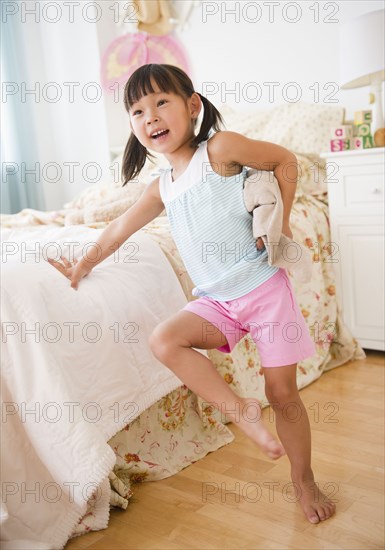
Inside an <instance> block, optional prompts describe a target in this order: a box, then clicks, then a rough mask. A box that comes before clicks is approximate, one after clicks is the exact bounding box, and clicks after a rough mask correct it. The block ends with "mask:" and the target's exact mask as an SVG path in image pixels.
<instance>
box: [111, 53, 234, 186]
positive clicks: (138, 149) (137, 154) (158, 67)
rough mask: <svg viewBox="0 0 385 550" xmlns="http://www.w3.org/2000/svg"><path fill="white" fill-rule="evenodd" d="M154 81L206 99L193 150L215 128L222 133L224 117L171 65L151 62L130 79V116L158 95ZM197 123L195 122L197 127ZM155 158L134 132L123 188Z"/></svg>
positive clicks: (173, 90) (127, 92)
mask: <svg viewBox="0 0 385 550" xmlns="http://www.w3.org/2000/svg"><path fill="white" fill-rule="evenodd" d="M152 81H153V82H155V83H156V84H157V86H158V87H159V89H160V91H162V92H165V93H169V92H171V93H174V94H177V95H179V96H181V97H183V98H184V99H185V100H187V99H189V98H190V97H191V96H192V94H194V93H197V94H198V95H199V97H200V98H201V100H202V103H203V108H204V114H203V120H202V124H201V127H200V130H199V134H198V135H197V136H194V138H193V139H192V141H191V143H190V147H192V148H196V147H197V146H198V145H199V143H200V142H201V141H205V140H206V139H208V137H209V134H210V131H211V129H212V128H214V130H215V131H216V132H220V131H221V129H220V125H221V124H222V125H223V124H224V121H223V118H222V115H221V114H220V112H219V111H218V110H217V109H216V108H215V106H214V105H213V104H212V103H211V102H210V101H209V100H208V99H207V98H206V97H204V96H202V95H201V94H200V93H199V92H195V90H194V86H193V83H192V81H191V79H190V78H189V76H188V75H187V74H186V73H185V72H184V71H183V70H182V69H180V68H179V67H176V66H174V65H167V64H157V63H149V64H147V65H142V66H141V67H139V68H138V69H136V71H135V72H134V73H133V74H132V75H131V76H130V78H129V79H128V81H127V82H126V85H125V87H124V106H125V108H126V111H127V112H128V113H129V110H130V108H131V106H132V105H133V104H134V103H136V102H137V101H139V100H140V99H141V98H142V97H143V96H145V95H147V94H149V93H154V92H155V90H154V89H153V87H152ZM196 123H197V120H196V119H195V124H196ZM147 158H154V155H152V154H151V153H150V152H149V151H147V149H146V147H144V146H143V145H142V144H141V143H140V141H139V140H138V139H137V137H136V136H135V135H134V133H133V132H132V133H131V135H130V137H129V139H128V142H127V144H126V147H125V149H124V154H123V163H122V180H123V186H124V185H126V184H127V182H129V181H130V180H132V179H134V178H135V177H136V176H137V175H138V174H139V173H140V171H141V170H142V168H143V166H144V164H145V162H146V159H147Z"/></svg>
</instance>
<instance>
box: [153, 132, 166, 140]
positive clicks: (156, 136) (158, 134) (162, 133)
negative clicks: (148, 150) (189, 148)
mask: <svg viewBox="0 0 385 550" xmlns="http://www.w3.org/2000/svg"><path fill="white" fill-rule="evenodd" d="M168 133H169V130H162V131H160V132H157V133H156V134H154V135H152V136H151V137H152V139H158V138H160V137H164V136H166V135H167V134H168Z"/></svg>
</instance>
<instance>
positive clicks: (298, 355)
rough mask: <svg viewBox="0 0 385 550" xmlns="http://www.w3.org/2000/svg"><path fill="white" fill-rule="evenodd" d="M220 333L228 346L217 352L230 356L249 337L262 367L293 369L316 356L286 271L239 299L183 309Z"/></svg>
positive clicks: (193, 304)
mask: <svg viewBox="0 0 385 550" xmlns="http://www.w3.org/2000/svg"><path fill="white" fill-rule="evenodd" d="M183 309H184V310H186V311H191V312H192V313H195V314H197V315H199V316H200V317H203V319H206V321H208V322H209V323H211V324H213V325H214V326H215V327H216V328H217V329H219V330H220V331H221V332H222V333H223V334H224V335H225V336H226V339H227V342H228V344H227V345H225V346H222V347H220V348H217V349H218V350H219V351H222V352H223V353H230V352H231V351H232V350H233V348H234V347H235V345H236V344H237V343H238V342H239V341H240V340H241V339H242V338H243V337H244V336H245V335H246V334H247V333H250V336H251V337H252V339H253V341H254V342H255V344H256V346H257V348H258V352H259V355H260V359H261V364H262V367H280V366H284V365H292V364H293V363H297V362H298V361H301V360H303V359H306V358H307V357H310V356H312V355H314V354H315V352H316V348H315V345H314V342H313V340H312V338H311V336H310V332H309V329H308V326H307V324H306V322H305V319H304V317H303V315H302V312H301V310H300V309H299V307H298V304H297V301H296V298H295V295H294V291H293V287H292V285H291V282H290V279H289V277H288V275H287V273H286V270H285V269H282V268H280V269H279V270H278V271H277V272H276V273H275V274H274V275H273V276H272V277H270V279H268V280H267V281H266V282H264V283H263V284H262V285H260V286H258V287H257V288H255V289H254V290H252V291H251V292H248V293H247V294H245V295H244V296H241V297H240V298H236V299H234V300H229V301H228V302H222V301H221V302H219V301H217V300H213V299H212V298H209V297H207V296H203V297H202V298H198V299H197V300H194V301H192V302H188V304H186V306H185V307H184V308H183Z"/></svg>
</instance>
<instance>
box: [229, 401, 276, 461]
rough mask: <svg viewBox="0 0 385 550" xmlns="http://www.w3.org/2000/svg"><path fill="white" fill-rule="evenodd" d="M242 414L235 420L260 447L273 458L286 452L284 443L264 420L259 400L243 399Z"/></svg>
mask: <svg viewBox="0 0 385 550" xmlns="http://www.w3.org/2000/svg"><path fill="white" fill-rule="evenodd" d="M242 404H243V406H242V408H241V410H240V411H239V412H240V414H238V415H237V416H236V418H235V419H233V422H234V423H235V424H237V426H239V428H240V429H241V430H242V431H243V432H244V433H245V434H246V435H247V436H248V437H250V438H251V439H252V440H253V441H255V443H256V444H257V445H258V446H259V447H260V449H261V450H262V451H263V452H264V453H265V454H266V455H267V456H268V457H269V458H272V459H273V460H276V459H277V458H280V457H281V456H283V455H284V454H286V453H285V449H284V448H283V445H282V444H281V443H279V441H277V440H276V438H275V437H274V436H273V435H272V434H271V433H270V432H269V431H268V429H267V428H266V427H265V424H264V423H263V421H262V409H261V406H260V404H259V401H257V400H256V399H252V398H245V399H242Z"/></svg>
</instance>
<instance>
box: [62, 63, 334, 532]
mask: <svg viewBox="0 0 385 550" xmlns="http://www.w3.org/2000/svg"><path fill="white" fill-rule="evenodd" d="M124 105H125V108H126V110H127V112H128V114H129V119H130V125H131V130H132V133H131V135H130V138H129V140H128V143H127V145H126V148H125V152H124V157H123V167H122V175H123V179H124V183H123V185H126V184H127V182H129V181H130V180H131V179H134V178H135V176H137V175H138V174H139V173H140V171H141V169H142V168H143V166H144V164H145V161H146V158H147V157H149V156H152V155H151V154H150V153H149V152H148V150H153V151H156V152H158V153H161V154H163V155H164V156H165V157H166V159H167V160H168V161H169V163H170V168H169V169H168V170H165V171H163V172H162V173H161V175H160V177H159V178H157V179H156V180H154V181H153V182H152V183H151V184H149V185H148V187H147V188H146V190H145V191H144V192H143V194H142V196H141V197H140V199H139V200H138V201H137V202H136V203H135V204H134V205H133V206H132V207H131V208H129V209H128V210H127V212H125V213H124V214H122V215H121V216H120V217H119V218H117V219H115V220H114V221H113V222H112V223H110V224H109V226H108V227H107V228H106V229H105V230H104V232H103V233H102V235H101V236H100V238H99V240H98V242H97V243H96V247H98V248H97V249H96V250H95V252H96V253H95V257H98V260H97V261H95V262H91V261H90V260H89V259H88V258H89V256H90V255H91V256H92V252H91V253H90V251H89V250H88V256H87V259H86V258H85V257H84V258H81V259H80V261H79V262H77V261H76V260H75V261H74V265H72V264H71V263H70V262H69V261H68V260H67V259H66V258H63V257H62V260H63V264H64V265H63V264H60V263H58V262H51V263H52V264H53V265H54V267H56V268H57V269H59V270H60V272H61V273H63V274H64V275H65V276H66V277H68V278H69V279H70V281H71V287H72V288H74V289H76V290H77V288H78V285H79V282H80V280H81V279H82V278H83V277H85V276H86V275H88V274H89V273H90V271H91V270H92V268H93V267H94V266H95V265H96V264H97V263H100V262H101V261H103V260H104V259H105V258H107V257H108V256H109V255H110V254H112V253H113V252H114V251H115V250H116V248H118V247H120V246H121V245H122V244H123V243H124V242H125V241H126V240H127V239H128V238H129V237H130V236H131V235H132V234H134V233H135V232H136V231H138V230H139V229H141V228H142V227H143V226H145V225H146V224H147V223H149V222H150V221H151V220H153V219H154V218H156V217H157V216H158V215H159V214H160V213H161V212H162V211H163V210H164V208H166V212H167V215H168V219H169V222H170V226H171V230H172V235H173V238H174V240H175V242H176V245H177V247H178V250H179V252H180V254H181V257H182V259H183V261H184V264H185V266H186V269H187V271H188V273H189V275H190V276H191V279H192V280H193V281H194V284H195V285H196V286H195V287H194V289H193V295H194V296H197V297H198V298H197V299H196V300H194V301H192V302H189V303H187V305H186V306H185V307H184V308H183V309H182V310H181V311H179V312H178V313H177V314H175V315H173V316H172V317H171V318H169V319H167V320H166V321H164V322H162V323H160V324H159V325H158V326H157V327H156V328H155V330H154V331H153V333H152V334H151V336H150V339H149V344H150V346H151V350H152V352H153V354H154V355H155V357H157V359H159V360H160V361H161V362H162V363H163V364H164V365H165V366H167V367H168V368H169V369H171V370H172V371H173V372H174V373H175V374H176V375H177V376H178V378H180V379H181V380H182V381H183V382H184V384H185V385H186V386H187V387H188V388H189V389H190V390H192V391H193V392H194V393H196V394H197V395H199V396H200V397H201V398H202V399H203V400H204V401H206V402H209V403H211V404H213V405H214V406H215V407H216V408H218V409H219V410H220V411H221V412H223V413H225V414H226V415H227V416H228V417H229V418H230V419H231V420H232V422H235V423H236V424H237V425H238V426H239V428H240V429H241V430H243V432H245V433H246V434H247V435H248V436H249V437H250V438H251V439H252V440H254V441H255V443H256V444H258V445H259V447H260V448H261V450H262V451H263V452H265V453H266V454H267V456H269V457H270V458H272V459H277V458H279V457H281V456H282V455H283V454H285V453H286V454H287V455H288V458H289V460H290V464H291V477H292V481H293V483H295V484H296V488H297V491H298V493H297V494H298V498H299V501H300V503H301V506H302V509H303V511H304V513H305V515H306V517H307V519H308V520H309V521H310V522H312V523H318V522H319V521H320V520H325V519H327V518H329V517H330V516H331V515H332V514H333V513H334V511H335V506H334V504H333V503H332V502H331V501H330V500H329V499H328V498H327V497H326V496H325V495H324V494H323V493H322V492H321V491H320V490H319V489H318V486H317V484H316V483H315V481H314V475H313V471H312V469H311V445H310V441H311V436H310V425H309V420H308V416H307V412H306V409H305V407H304V405H303V403H302V400H301V398H300V396H299V393H298V389H297V384H296V369H297V362H298V361H300V360H303V359H305V358H306V357H309V356H311V355H313V354H314V352H315V347H314V344H313V342H312V340H311V337H310V333H309V331H308V328H307V325H306V323H305V321H304V318H303V316H302V313H301V311H300V310H299V307H298V304H297V302H296V299H295V296H294V292H293V289H292V286H291V283H290V281H289V278H288V276H287V274H286V272H285V270H284V269H282V268H276V267H273V266H270V265H269V264H268V262H267V251H266V249H265V248H264V246H263V241H262V240H261V239H258V241H257V246H255V240H254V238H253V235H252V216H251V215H250V213H249V212H248V211H247V210H246V208H245V205H244V202H243V182H244V179H245V174H246V168H245V167H246V166H249V167H257V168H258V167H260V169H263V168H262V167H263V166H265V168H264V169H265V170H271V169H273V170H274V175H275V176H276V178H277V180H278V183H279V186H280V190H281V194H282V200H283V203H284V213H283V233H284V234H285V235H287V236H288V237H290V238H292V236H293V235H292V232H291V230H290V226H289V219H290V210H291V206H292V202H293V199H294V193H295V186H296V181H297V177H298V172H297V159H296V157H295V156H294V155H293V154H292V153H291V152H290V151H288V150H287V149H285V148H284V147H281V146H279V145H274V144H272V143H268V142H263V141H255V140H252V139H248V138H246V137H244V136H242V135H240V134H238V133H235V132H228V131H221V130H220V127H219V126H220V124H221V123H223V119H222V117H221V115H220V113H219V112H218V111H217V109H216V108H215V107H214V105H213V104H212V103H211V102H210V101H209V100H208V99H207V98H205V97H204V96H202V95H201V94H200V93H197V92H195V91H194V87H193V84H192V82H191V80H190V78H189V77H188V76H187V75H186V74H185V73H184V72H183V71H182V70H181V69H179V68H177V67H174V66H172V65H165V64H164V65H158V64H148V65H144V66H142V67H140V68H139V69H137V70H136V71H135V72H134V73H133V74H132V76H131V77H130V79H129V80H128V82H127V84H126V86H125V90H124ZM202 106H203V108H204V116H203V120H202V124H201V127H200V129H199V133H198V135H196V134H195V129H196V125H197V118H198V116H199V114H200V112H201V109H202ZM212 129H214V130H215V131H216V132H215V133H214V134H213V135H211V137H209V136H210V133H211V132H212ZM266 166H268V168H266ZM288 166H291V169H292V170H293V167H294V168H295V170H294V172H295V173H294V177H293V176H292V177H291V178H290V179H288V177H287V171H288V170H287V168H288ZM293 182H294V183H293ZM100 252H101V255H100ZM287 323H290V324H291V325H293V324H295V325H296V326H297V328H299V334H300V337H299V339H297V340H296V341H295V342H293V338H290V341H288V340H289V338H288V337H285V335H286V334H287V333H286V332H285V331H284V330H283V329H284V327H285V325H286V324H287ZM247 332H250V335H251V336H252V338H253V339H254V341H256V344H257V345H258V351H259V353H260V357H261V363H262V367H263V373H264V376H265V392H266V396H267V398H268V400H269V403H270V404H271V406H272V407H273V409H274V411H275V413H276V414H275V417H276V427H277V432H278V435H279V437H280V439H281V441H282V443H283V446H282V444H281V443H279V442H278V441H277V440H276V439H275V438H274V437H273V435H272V434H270V432H269V431H268V430H267V428H266V427H265V425H264V424H263V422H262V420H261V407H260V404H259V402H258V401H257V400H255V399H252V398H241V397H239V396H237V395H236V394H235V393H234V392H233V391H232V389H231V388H230V387H229V385H228V384H227V383H226V382H225V381H224V379H223V378H222V377H221V376H220V374H219V373H218V372H217V371H216V369H215V367H214V366H213V364H212V363H211V361H210V360H209V359H208V358H207V357H204V356H203V355H202V354H200V353H199V352H198V351H196V350H195V349H193V348H198V349H205V350H208V349H214V348H216V349H219V350H221V351H223V352H227V353H229V352H230V351H231V350H232V349H233V348H234V346H235V345H236V343H237V342H238V341H239V340H240V339H241V338H242V337H243V336H244V335H245V334H246V333H247ZM297 334H298V331H297ZM289 405H290V406H294V407H295V410H296V411H297V412H296V416H297V417H299V418H298V420H296V421H295V422H293V420H292V418H289V416H288V414H287V410H288V406H289ZM298 411H299V414H298Z"/></svg>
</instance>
